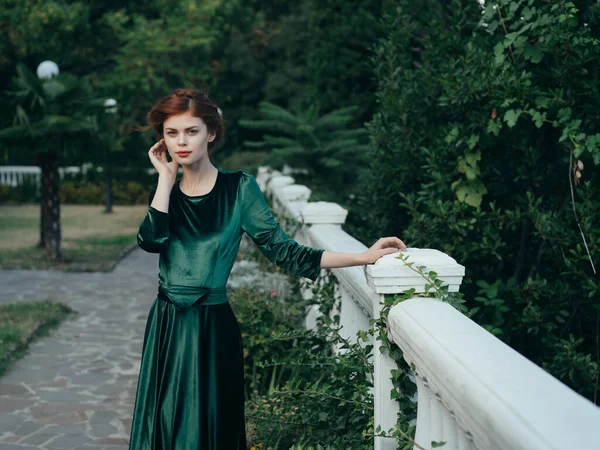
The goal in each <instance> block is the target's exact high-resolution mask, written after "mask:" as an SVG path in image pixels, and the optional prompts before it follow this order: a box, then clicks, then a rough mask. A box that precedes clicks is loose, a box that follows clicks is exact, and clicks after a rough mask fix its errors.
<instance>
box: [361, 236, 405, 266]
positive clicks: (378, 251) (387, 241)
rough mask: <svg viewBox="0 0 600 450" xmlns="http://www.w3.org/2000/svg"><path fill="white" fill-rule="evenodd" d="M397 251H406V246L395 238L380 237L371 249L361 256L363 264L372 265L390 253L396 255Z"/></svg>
mask: <svg viewBox="0 0 600 450" xmlns="http://www.w3.org/2000/svg"><path fill="white" fill-rule="evenodd" d="M398 250H402V251H403V252H405V251H406V245H405V244H404V242H402V241H401V240H400V239H398V238H397V237H396V236H391V237H382V238H379V239H378V240H377V242H375V243H374V244H373V245H372V246H371V248H369V249H368V250H366V251H364V252H363V253H362V254H361V256H362V257H363V260H364V264H373V263H374V262H375V261H377V260H378V259H379V258H381V257H382V256H383V255H389V254H390V253H396V252H397V251H398Z"/></svg>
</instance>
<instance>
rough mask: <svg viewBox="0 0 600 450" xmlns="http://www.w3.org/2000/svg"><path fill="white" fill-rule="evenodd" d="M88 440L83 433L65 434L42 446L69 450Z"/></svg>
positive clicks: (54, 449)
mask: <svg viewBox="0 0 600 450" xmlns="http://www.w3.org/2000/svg"><path fill="white" fill-rule="evenodd" d="M90 441H91V438H90V437H89V436H88V435H87V434H85V433H73V434H65V435H63V436H58V437H56V438H55V439H53V440H52V441H50V442H47V443H46V444H44V447H46V448H47V449H51V450H70V449H73V448H78V447H79V446H80V445H81V444H84V443H87V442H90Z"/></svg>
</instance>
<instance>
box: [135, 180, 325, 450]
mask: <svg viewBox="0 0 600 450" xmlns="http://www.w3.org/2000/svg"><path fill="white" fill-rule="evenodd" d="M179 181H180V180H177V181H176V182H175V184H174V186H173V189H172V190H171V195H170V200H169V212H168V213H166V212H162V211H158V210H157V209H155V208H153V207H152V206H150V203H151V202H152V199H153V197H154V194H155V192H156V187H155V188H153V189H152V191H151V193H150V200H149V206H148V211H147V212H146V216H145V217H144V220H143V221H142V223H141V225H140V228H139V232H138V234H137V241H138V244H139V246H140V247H141V248H142V249H143V250H145V251H147V252H150V253H159V254H160V256H159V274H158V293H157V296H156V298H155V299H154V302H153V303H152V305H151V307H150V311H149V314H148V321H147V323H146V329H145V334H144V342H143V350H142V358H141V367H140V374H139V379H138V384H137V393H136V400H135V407H134V411H133V422H132V427H131V439H130V442H129V449H130V450H159V449H161V450H167V449H172V450H246V449H247V447H246V432H245V428H246V427H245V420H244V359H243V343H242V337H241V333H240V328H239V325H238V322H237V319H236V317H235V315H234V313H233V311H232V308H231V306H230V304H229V302H228V299H227V293H226V289H225V286H226V284H227V279H228V277H229V273H230V271H231V268H232V266H233V263H234V261H235V258H236V256H237V254H238V249H239V245H240V240H241V238H242V235H243V233H244V232H246V233H247V234H248V235H249V236H250V237H251V238H252V240H253V241H254V242H255V243H256V245H257V246H258V247H259V248H260V250H261V251H262V252H263V253H264V254H265V256H266V257H267V258H268V259H269V260H270V261H271V262H272V263H273V264H276V265H278V266H279V267H282V268H283V269H285V270H287V271H288V272H291V273H293V274H296V275H298V276H303V277H306V278H309V279H311V280H315V279H316V278H317V276H318V275H319V273H320V265H321V255H322V253H323V251H324V250H322V249H315V248H312V247H309V246H304V245H301V244H299V243H297V242H296V241H295V240H293V239H292V238H290V237H288V236H287V235H286V233H285V232H284V231H283V230H282V229H281V227H280V225H279V223H278V222H277V221H276V219H275V218H274V217H273V215H272V214H271V211H270V210H269V207H268V206H267V203H266V201H265V198H264V196H263V194H262V191H261V190H260V187H259V186H258V183H257V182H256V179H255V178H254V177H253V176H252V174H250V173H249V172H247V171H245V170H224V169H219V173H218V176H217V181H216V183H215V185H214V187H213V189H212V190H211V191H210V192H209V193H208V194H205V195H198V196H193V197H191V196H188V195H186V194H184V193H183V192H181V190H180V189H179ZM132 281H133V280H132Z"/></svg>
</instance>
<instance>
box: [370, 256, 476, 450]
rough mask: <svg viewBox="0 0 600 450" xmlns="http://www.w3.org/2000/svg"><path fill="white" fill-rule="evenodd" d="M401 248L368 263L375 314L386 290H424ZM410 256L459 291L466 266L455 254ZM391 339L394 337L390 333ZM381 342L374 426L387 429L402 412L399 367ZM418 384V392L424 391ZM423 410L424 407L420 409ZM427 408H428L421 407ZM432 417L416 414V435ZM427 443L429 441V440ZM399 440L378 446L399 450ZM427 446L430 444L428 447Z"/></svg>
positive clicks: (386, 440)
mask: <svg viewBox="0 0 600 450" xmlns="http://www.w3.org/2000/svg"><path fill="white" fill-rule="evenodd" d="M399 253H400V252H397V253H393V254H391V255H385V256H383V257H382V258H380V259H379V260H377V261H376V262H375V264H369V265H367V266H366V267H365V276H366V279H367V284H368V285H369V286H370V287H371V288H372V289H373V291H374V292H375V293H376V294H378V295H376V296H373V314H374V317H379V315H380V313H381V308H382V306H381V303H382V302H383V296H384V295H385V294H399V293H401V292H403V291H406V290H408V289H411V288H414V289H415V293H422V292H425V284H427V280H425V279H424V278H423V277H422V276H421V275H419V274H418V273H416V272H415V271H413V270H411V269H410V268H409V267H408V266H406V265H405V263H404V262H403V261H402V260H400V259H399V258H397V256H398V255H399ZM403 255H405V256H408V262H414V263H415V264H414V266H413V267H414V268H415V269H416V267H417V266H426V269H425V270H424V272H425V274H427V273H428V272H429V271H431V270H433V271H434V272H436V273H437V275H438V278H439V279H441V280H443V281H444V282H445V283H444V284H448V285H449V289H448V290H449V291H450V292H456V291H458V288H459V287H460V283H461V281H462V277H463V276H464V273H465V272H464V270H465V268H464V267H463V266H461V265H460V264H458V263H457V262H456V261H455V260H454V259H453V258H451V257H450V256H448V255H446V254H445V253H442V252H440V251H438V250H434V249H419V248H409V249H408V251H406V252H403ZM390 340H392V339H391V337H390ZM381 345H382V344H380V343H379V341H376V343H375V345H374V348H373V358H374V359H373V364H374V372H375V376H374V379H375V382H374V392H373V396H374V403H375V405H374V407H375V423H374V424H375V429H377V427H378V426H380V427H381V430H383V431H386V432H387V431H388V430H389V429H391V428H392V427H394V426H395V424H396V421H397V416H398V412H399V405H398V402H397V401H395V400H392V399H391V392H392V390H393V389H394V386H393V383H392V375H391V371H392V369H397V365H396V363H395V362H394V361H393V360H392V359H391V358H390V357H389V355H388V353H387V351H386V350H384V351H381V350H380V347H381ZM420 388H421V386H420V385H419V391H418V393H419V394H422V392H421V389H420ZM419 411H420V412H421V409H419ZM422 411H423V412H425V410H424V409H423V410H422ZM428 420H429V417H428V416H427V414H425V415H423V414H421V413H419V416H418V417H417V437H419V438H421V436H418V435H419V428H421V429H422V430H428V429H429V427H428V426H427V424H426V423H424V421H425V422H427V421H428ZM422 438H423V439H422V440H419V439H415V440H416V441H417V442H426V443H427V439H428V437H426V436H422ZM427 444H428V443H427ZM396 448H397V442H396V441H395V440H393V439H389V438H381V437H376V438H375V450H396ZM426 448H428V447H426Z"/></svg>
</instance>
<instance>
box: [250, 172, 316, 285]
mask: <svg viewBox="0 0 600 450" xmlns="http://www.w3.org/2000/svg"><path fill="white" fill-rule="evenodd" d="M240 195H241V197H240V201H241V214H242V217H241V224H242V229H243V230H244V231H245V232H246V233H247V234H248V235H249V236H250V238H252V240H253V241H254V243H255V244H256V245H257V246H258V248H259V249H260V251H261V252H262V253H263V254H264V255H265V256H266V257H267V258H268V259H269V261H271V262H272V263H273V264H275V265H277V266H279V267H281V268H282V269H284V270H287V271H288V272H291V273H293V274H295V275H299V276H303V277H306V278H309V279H311V280H312V281H315V280H316V279H317V277H318V276H319V274H320V272H321V256H322V254H323V252H324V251H325V250H324V249H316V248H313V247H309V246H306V245H302V244H299V243H298V242H296V241H295V240H294V239H292V238H290V237H289V236H288V235H287V234H286V233H285V231H283V229H282V228H281V226H280V225H279V223H278V222H277V220H276V219H275V217H273V214H272V213H271V211H270V210H269V207H268V205H267V202H266V200H265V197H264V195H263V193H262V191H261V190H260V186H259V185H258V183H257V182H256V179H255V178H254V176H253V175H252V174H251V173H249V172H247V171H245V170H242V178H241V180H240Z"/></svg>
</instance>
